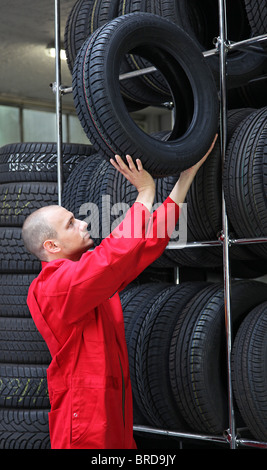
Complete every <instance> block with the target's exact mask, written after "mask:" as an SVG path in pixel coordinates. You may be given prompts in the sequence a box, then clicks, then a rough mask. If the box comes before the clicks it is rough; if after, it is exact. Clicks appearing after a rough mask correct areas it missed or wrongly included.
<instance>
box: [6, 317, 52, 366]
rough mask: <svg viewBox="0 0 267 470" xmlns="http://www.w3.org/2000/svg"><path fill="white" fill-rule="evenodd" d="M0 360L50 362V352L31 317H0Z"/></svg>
mask: <svg viewBox="0 0 267 470" xmlns="http://www.w3.org/2000/svg"><path fill="white" fill-rule="evenodd" d="M0 362H2V363H7V364H46V365H48V364H50V362H51V355H50V352H49V350H48V348H47V346H46V343H45V341H44V340H43V338H42V336H41V335H40V333H39V331H38V330H37V328H36V326H35V324H34V322H33V320H32V318H4V317H0Z"/></svg>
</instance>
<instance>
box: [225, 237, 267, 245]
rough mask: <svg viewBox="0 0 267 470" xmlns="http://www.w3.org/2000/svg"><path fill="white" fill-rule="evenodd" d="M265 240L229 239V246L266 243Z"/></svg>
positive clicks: (266, 239)
mask: <svg viewBox="0 0 267 470" xmlns="http://www.w3.org/2000/svg"><path fill="white" fill-rule="evenodd" d="M266 242H267V238H265V237H259V238H239V239H235V238H234V239H231V240H230V244H233V245H246V244H251V243H266Z"/></svg>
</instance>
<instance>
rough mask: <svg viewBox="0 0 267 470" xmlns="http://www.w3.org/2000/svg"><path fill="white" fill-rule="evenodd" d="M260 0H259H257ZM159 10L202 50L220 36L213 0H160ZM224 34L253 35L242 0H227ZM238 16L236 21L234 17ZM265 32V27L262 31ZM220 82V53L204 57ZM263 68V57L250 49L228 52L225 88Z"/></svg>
mask: <svg viewBox="0 0 267 470" xmlns="http://www.w3.org/2000/svg"><path fill="white" fill-rule="evenodd" d="M259 3H260V0H259ZM159 5H160V10H159V13H158V14H161V15H162V16H164V17H165V18H168V19H170V20H172V21H174V22H175V24H177V25H178V26H180V27H182V28H183V29H184V30H185V31H186V32H187V33H188V34H189V35H190V36H191V37H192V39H193V40H194V41H195V42H196V43H197V44H198V45H199V47H200V48H201V50H202V51H205V50H210V49H213V47H214V46H213V39H214V38H215V37H218V36H219V13H218V4H217V2H214V1H213V0H196V1H195V0H179V2H178V1H173V0H161V2H160V3H159ZM226 11H227V34H228V39H229V40H231V41H240V40H243V39H248V38H250V37H252V36H253V32H252V30H251V27H250V25H249V22H248V17H247V12H246V9H245V5H244V2H243V1H242V0H236V1H234V2H232V1H231V0H227V1H226ZM237 18H238V22H237V21H236V19H237ZM265 32H266V31H265ZM206 61H207V64H208V65H209V67H210V68H211V70H212V72H213V74H214V77H215V79H216V83H217V85H218V86H219V57H218V56H217V57H216V56H211V57H207V58H206ZM265 72H266V57H264V56H263V55H259V54H255V53H251V51H248V50H244V51H235V52H233V53H231V52H229V53H228V55H227V77H226V78H227V86H228V88H231V87H237V86H240V85H244V84H246V83H247V82H248V81H249V80H251V79H252V78H254V77H258V76H259V75H264V73H265Z"/></svg>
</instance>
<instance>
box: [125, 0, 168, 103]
mask: <svg viewBox="0 0 267 470" xmlns="http://www.w3.org/2000/svg"><path fill="white" fill-rule="evenodd" d="M158 3H159V0H154V1H153V2H151V1H148V0H127V1H126V0H120V2H119V7H118V16H122V15H127V14H129V13H141V12H143V13H145V12H146V13H151V14H154V15H155V14H157V12H158V11H159V7H158V5H157V4H158ZM126 61H127V64H128V65H129V67H130V70H132V71H137V70H142V69H145V68H149V67H151V66H152V64H151V63H150V62H149V61H148V60H145V59H143V58H142V57H140V56H139V55H137V54H127V56H126ZM137 80H138V81H140V82H141V83H143V86H145V87H146V88H149V89H150V93H151V92H154V93H155V98H154V99H153V101H152V102H151V103H153V102H154V101H155V100H156V102H159V103H160V104H162V103H164V102H166V101H169V100H171V93H170V88H169V87H168V85H167V83H166V80H165V79H164V76H163V75H162V73H160V72H159V71H158V70H155V71H153V72H152V73H146V74H144V75H140V76H139V77H135V78H134V82H136V81H137ZM132 83H133V81H132ZM127 86H128V87H131V81H130V80H129V83H128V84H127ZM148 96H149V95H148Z"/></svg>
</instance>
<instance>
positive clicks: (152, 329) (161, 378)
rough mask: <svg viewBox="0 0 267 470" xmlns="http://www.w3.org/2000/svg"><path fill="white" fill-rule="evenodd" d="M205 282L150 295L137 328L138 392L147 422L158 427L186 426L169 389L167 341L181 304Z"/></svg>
mask: <svg viewBox="0 0 267 470" xmlns="http://www.w3.org/2000/svg"><path fill="white" fill-rule="evenodd" d="M206 286H207V283H206V282H184V283H182V284H180V285H177V286H172V287H170V288H169V289H165V290H164V291H163V292H162V293H161V295H158V296H157V297H156V298H155V299H154V302H153V305H152V306H151V307H150V309H149V312H148V313H147V315H146V317H145V318H144V320H143V322H142V325H141V328H140V331H139V335H138V338H137V341H138V349H136V355H135V362H136V365H135V368H136V374H138V375H139V380H138V387H139V390H140V391H139V393H141V394H142V396H143V404H144V407H145V410H146V412H147V414H148V415H149V416H150V420H151V422H152V423H153V424H154V425H156V426H159V427H161V428H162V427H163V428H165V429H176V430H177V429H179V430H180V429H187V428H188V426H187V425H186V423H185V422H184V421H183V419H182V414H181V412H180V410H179V407H177V403H176V401H175V399H174V396H173V393H172V388H171V383H170V376H169V351H170V343H171V338H172V334H173V329H174V326H175V324H176V322H177V318H178V317H179V315H180V313H181V312H182V310H183V308H184V307H185V306H186V304H187V303H188V302H189V301H190V300H191V299H192V297H193V296H194V295H196V294H197V293H198V292H200V291H201V290H202V289H203V288H204V287H206Z"/></svg>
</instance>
